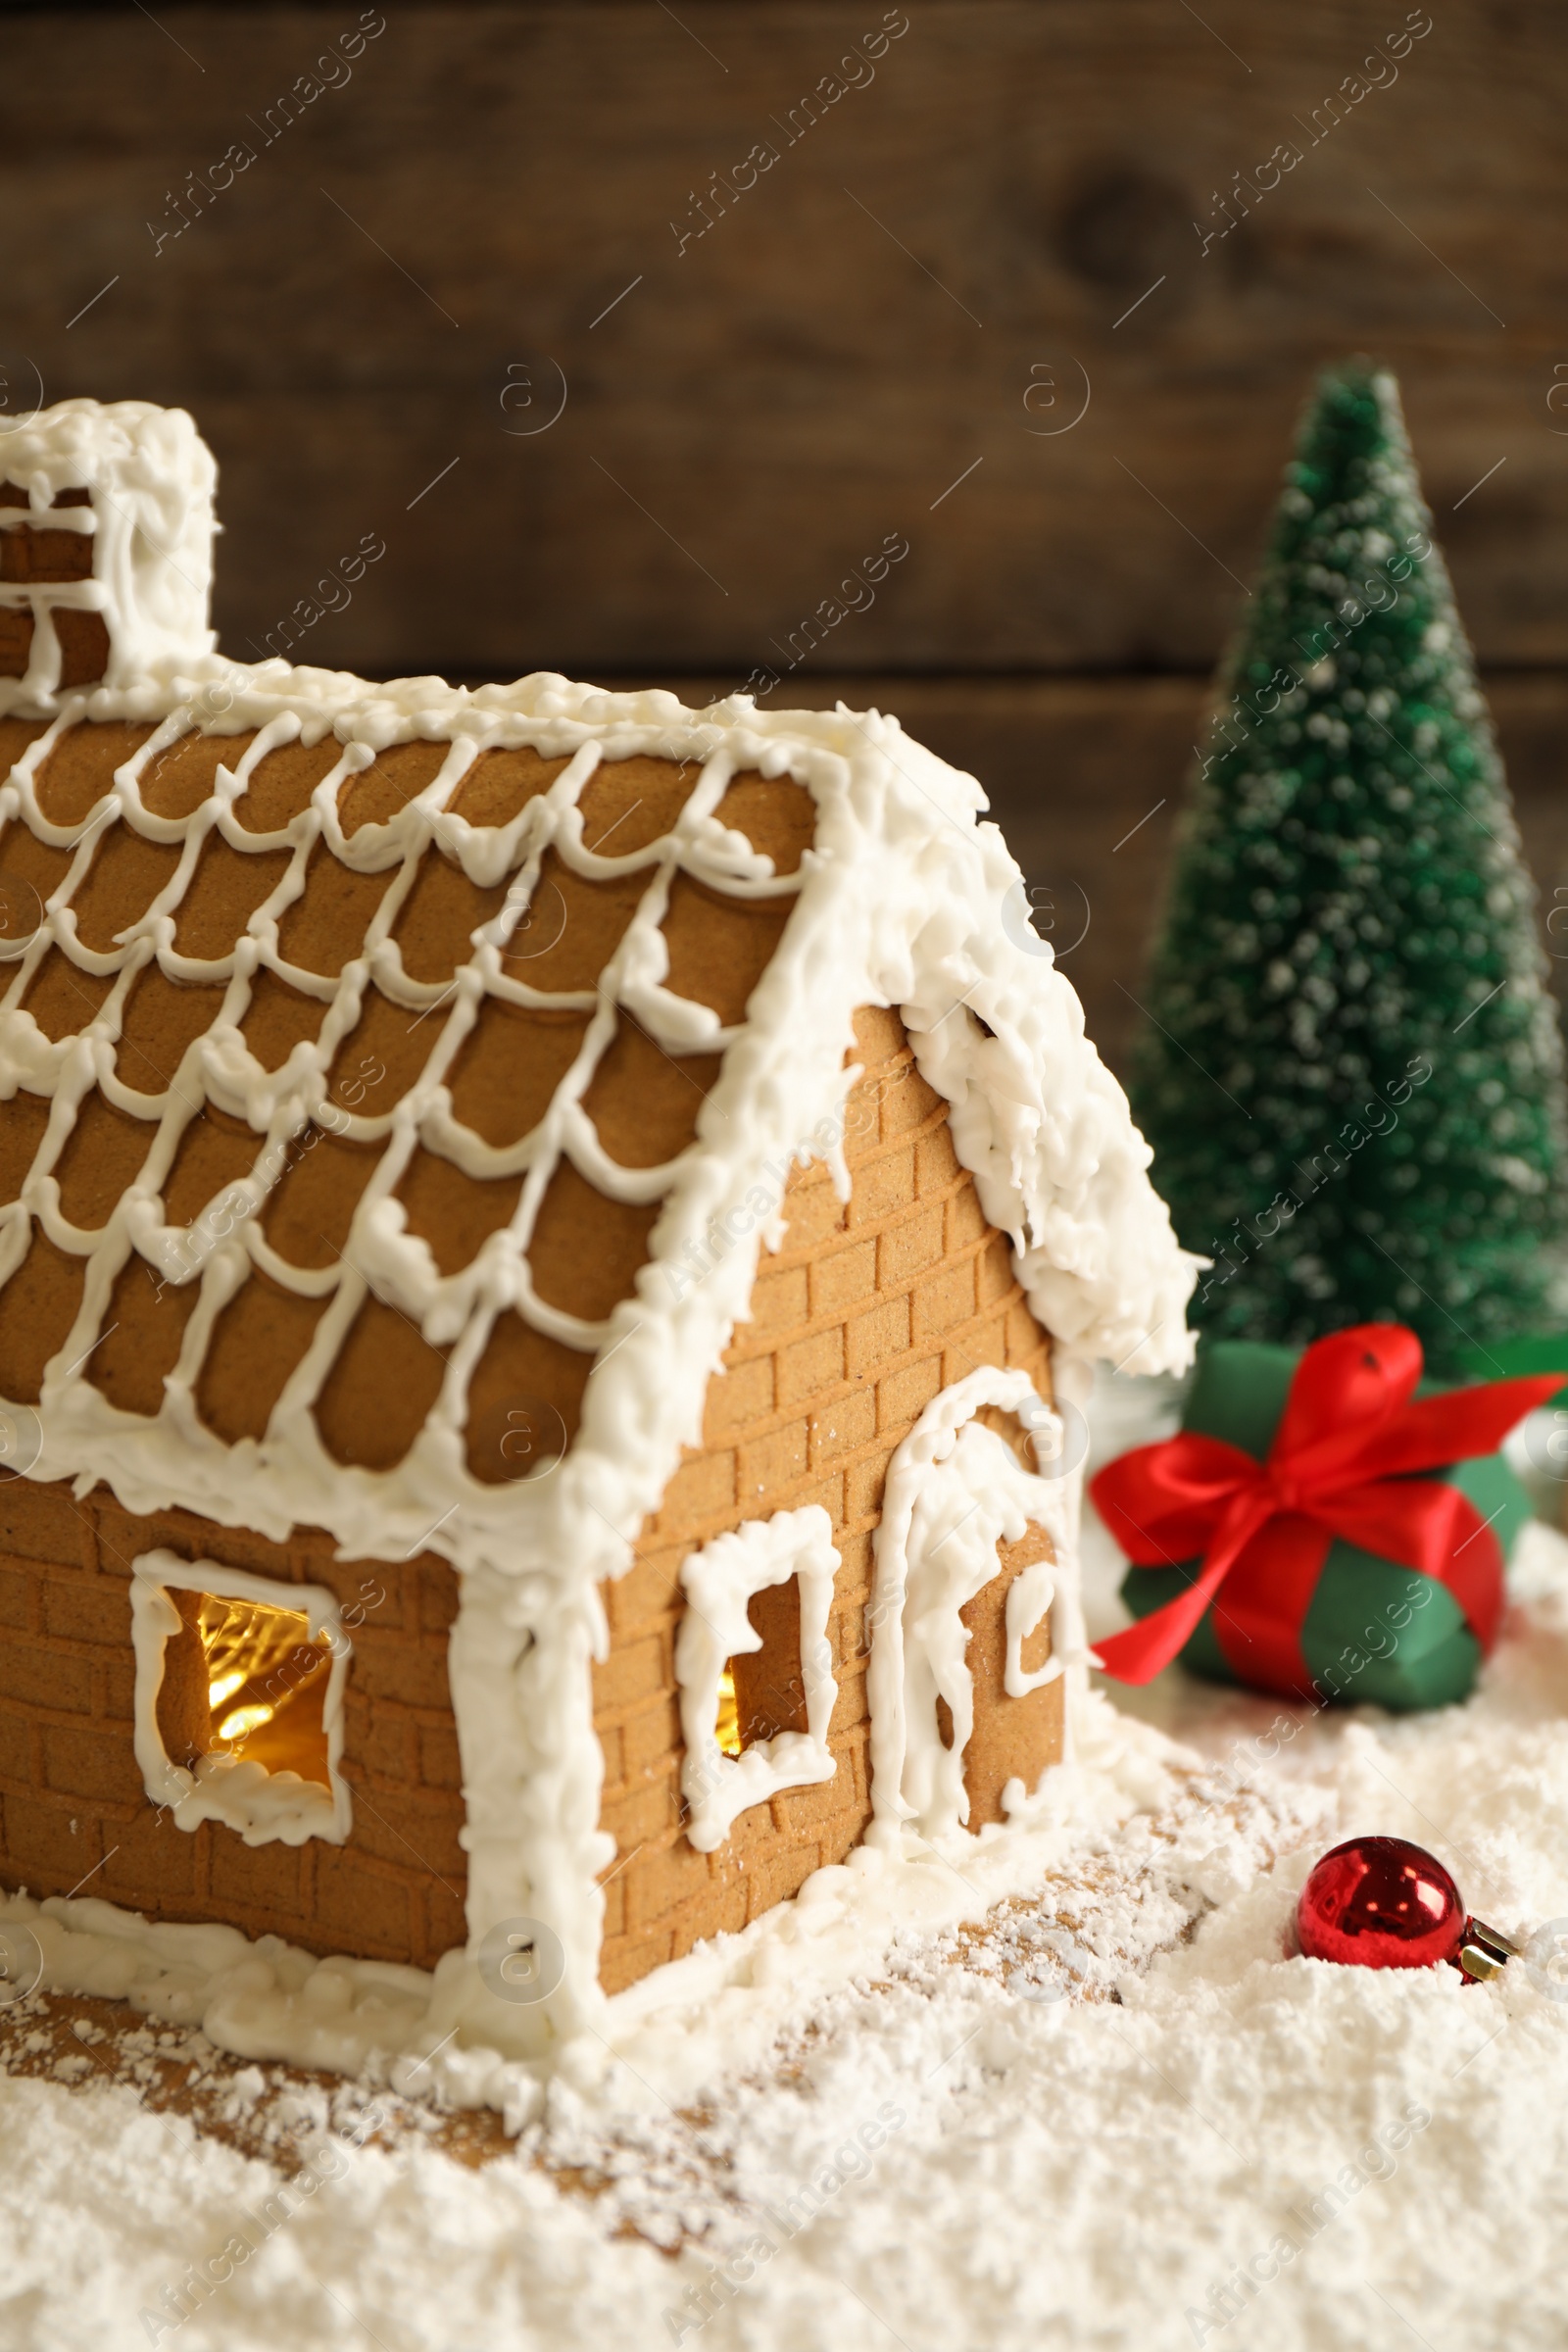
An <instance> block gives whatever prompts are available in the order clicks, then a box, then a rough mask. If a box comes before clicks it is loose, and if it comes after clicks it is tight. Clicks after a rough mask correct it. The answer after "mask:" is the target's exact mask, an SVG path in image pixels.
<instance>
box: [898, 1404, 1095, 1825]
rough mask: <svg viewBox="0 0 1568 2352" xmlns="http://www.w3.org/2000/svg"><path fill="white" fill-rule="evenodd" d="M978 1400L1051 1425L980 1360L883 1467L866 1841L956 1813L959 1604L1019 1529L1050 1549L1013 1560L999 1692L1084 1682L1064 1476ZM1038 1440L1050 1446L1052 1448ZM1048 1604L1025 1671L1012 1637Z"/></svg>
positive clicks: (963, 1672)
mask: <svg viewBox="0 0 1568 2352" xmlns="http://www.w3.org/2000/svg"><path fill="white" fill-rule="evenodd" d="M984 1405H997V1406H1000V1407H1001V1408H1002V1409H1003V1410H1004V1411H1008V1412H1016V1411H1019V1410H1020V1408H1022V1410H1023V1411H1024V1412H1025V1414H1026V1417H1027V1423H1028V1426H1029V1427H1030V1428H1031V1429H1032V1430H1039V1431H1040V1432H1041V1434H1042V1436H1044V1435H1045V1433H1046V1431H1047V1429H1049V1428H1051V1427H1052V1425H1055V1427H1057V1428H1059V1423H1058V1422H1057V1418H1056V1416H1055V1415H1054V1414H1051V1413H1050V1412H1049V1410H1048V1408H1047V1407H1046V1406H1044V1405H1043V1404H1042V1403H1041V1401H1040V1399H1039V1397H1037V1396H1036V1394H1035V1390H1034V1386H1033V1384H1032V1382H1031V1381H1030V1379H1029V1376H1028V1374H1027V1373H1025V1372H1001V1371H996V1370H993V1369H992V1368H991V1367H990V1366H989V1365H983V1366H982V1367H981V1368H980V1369H979V1370H978V1371H975V1372H971V1373H969V1374H967V1375H966V1376H965V1378H964V1379H962V1380H960V1381H956V1382H955V1383H954V1385H953V1386H952V1387H951V1388H948V1389H944V1390H943V1391H942V1393H941V1395H940V1396H937V1397H933V1398H932V1399H931V1402H930V1403H929V1404H928V1405H927V1406H926V1408H925V1410H924V1412H923V1413H922V1414H921V1415H920V1418H919V1420H918V1421H917V1422H916V1423H915V1425H914V1427H913V1429H912V1430H910V1432H909V1434H908V1436H907V1438H906V1439H905V1441H904V1443H903V1445H902V1446H900V1447H899V1448H898V1451H897V1452H896V1453H895V1454H894V1456H893V1459H892V1461H891V1462H890V1463H889V1464H888V1475H887V1486H886V1489H885V1491H884V1495H883V1502H882V1519H881V1524H880V1526H879V1527H878V1528H877V1531H876V1534H875V1536H874V1537H873V1539H872V1546H873V1551H874V1554H875V1560H876V1573H875V1577H874V1580H873V1583H872V1588H871V1602H870V1608H869V1611H868V1621H869V1626H870V1633H871V1658H870V1666H869V1683H868V1688H869V1694H870V1702H871V1803H872V1808H873V1811H874V1813H875V1817H876V1818H875V1821H874V1823H873V1825H872V1832H871V1835H872V1837H873V1838H874V1839H875V1840H876V1841H877V1842H879V1843H888V1842H892V1843H895V1844H896V1843H899V1842H901V1841H902V1836H903V1826H904V1825H905V1824H906V1823H907V1824H909V1825H910V1826H911V1827H912V1828H913V1830H914V1832H915V1833H916V1834H917V1835H918V1836H920V1837H925V1838H928V1837H938V1836H941V1835H943V1834H945V1833H948V1832H951V1831H953V1830H955V1829H956V1828H957V1827H958V1826H959V1825H960V1824H961V1823H963V1822H966V1821H967V1820H968V1817H969V1799H968V1794H967V1792H966V1790H965V1789H964V1785H963V1755H964V1749H965V1748H966V1747H967V1745H968V1742H969V1737H970V1734H971V1732H972V1731H973V1728H974V1687H973V1684H972V1682H971V1679H970V1675H969V1670H968V1667H967V1665H966V1663H965V1660H964V1652H965V1649H966V1647H967V1645H968V1641H969V1635H968V1632H967V1629H966V1628H965V1626H964V1624H963V1622H962V1619H961V1617H960V1615H959V1611H960V1610H961V1609H962V1608H963V1607H964V1606H965V1605H966V1603H967V1602H969V1601H971V1600H973V1599H974V1597H975V1595H976V1593H979V1592H980V1591H981V1590H982V1588H983V1587H984V1586H985V1585H987V1584H989V1583H990V1581H991V1579H992V1578H993V1577H994V1576H995V1575H996V1574H997V1572H998V1563H997V1545H998V1544H1001V1543H1008V1544H1015V1543H1017V1542H1018V1540H1019V1538H1020V1537H1021V1536H1022V1535H1023V1534H1024V1532H1025V1530H1026V1529H1027V1528H1028V1527H1030V1526H1031V1525H1033V1526H1037V1527H1040V1528H1043V1529H1044V1530H1045V1533H1046V1534H1047V1536H1049V1538H1050V1540H1051V1546H1052V1552H1053V1555H1054V1556H1053V1559H1052V1561H1051V1562H1049V1563H1045V1562H1042V1563H1041V1564H1040V1565H1039V1566H1038V1567H1035V1568H1029V1569H1025V1570H1024V1572H1023V1574H1022V1575H1021V1576H1019V1577H1018V1578H1017V1579H1016V1580H1015V1581H1014V1583H1013V1584H1012V1586H1011V1588H1010V1589H1009V1591H1008V1593H1007V1601H1006V1618H1005V1626H1006V1637H1007V1662H1006V1689H1007V1691H1008V1693H1009V1695H1011V1696H1012V1697H1015V1698H1016V1697H1021V1696H1022V1695H1023V1694H1024V1693H1025V1691H1032V1690H1036V1689H1038V1688H1039V1687H1040V1686H1041V1685H1043V1684H1045V1683H1051V1682H1055V1681H1057V1680H1058V1679H1061V1678H1063V1677H1065V1678H1066V1681H1067V1704H1068V1707H1069V1710H1070V1709H1071V1708H1072V1707H1073V1706H1075V1705H1076V1704H1079V1703H1081V1699H1082V1695H1083V1692H1084V1691H1085V1689H1086V1688H1087V1678H1088V1657H1089V1648H1088V1642H1087V1640H1086V1638H1085V1635H1084V1630H1083V1621H1082V1612H1081V1608H1080V1605H1079V1599H1078V1564H1077V1557H1076V1550H1075V1544H1074V1531H1073V1527H1072V1521H1071V1518H1070V1504H1069V1490H1070V1488H1071V1486H1072V1485H1073V1484H1075V1483H1076V1478H1075V1476H1074V1477H1073V1478H1059V1479H1048V1478H1042V1477H1040V1476H1038V1475H1037V1474H1036V1473H1035V1472H1032V1471H1028V1470H1025V1469H1024V1467H1023V1465H1022V1464H1021V1463H1020V1462H1019V1460H1018V1459H1017V1456H1016V1455H1015V1454H1014V1453H1013V1452H1012V1451H1011V1449H1010V1447H1008V1446H1005V1444H1004V1443H1003V1441H1002V1439H1001V1438H999V1437H998V1436H997V1434H996V1432H995V1431H994V1430H990V1429H987V1428H986V1427H985V1425H984V1423H983V1422H979V1421H976V1420H975V1419H974V1418H973V1416H974V1415H975V1414H976V1413H977V1412H979V1411H980V1409H981V1407H982V1406H984ZM1042 1450H1044V1451H1046V1452H1047V1453H1048V1455H1049V1454H1050V1453H1051V1452H1052V1451H1053V1450H1054V1451H1057V1452H1059V1446H1058V1447H1055V1448H1053V1447H1051V1446H1045V1447H1043V1448H1042ZM1048 1609H1049V1610H1050V1611H1051V1620H1052V1623H1051V1656H1050V1658H1049V1659H1048V1661H1047V1663H1046V1665H1045V1666H1044V1667H1043V1668H1042V1669H1041V1670H1040V1672H1039V1673H1038V1674H1033V1675H1025V1673H1024V1671H1023V1662H1022V1656H1021V1651H1022V1645H1023V1642H1024V1641H1025V1640H1026V1639H1027V1637H1028V1636H1029V1635H1030V1634H1031V1633H1032V1632H1033V1631H1034V1629H1035V1627H1036V1626H1037V1625H1038V1624H1039V1623H1040V1620H1041V1618H1042V1617H1043V1616H1044V1615H1045V1614H1046V1611H1047V1610H1048ZM939 1698H941V1699H943V1700H945V1701H946V1703H947V1706H948V1709H949V1712H950V1715H951V1719H952V1734H953V1743H952V1745H951V1746H948V1745H947V1744H946V1743H945V1742H944V1740H943V1738H942V1729H941V1722H940V1718H939V1716H938V1712H937V1701H938V1699H939ZM1032 1793H1033V1792H1032V1791H1031V1790H1028V1789H1023V1788H1021V1786H1020V1785H1019V1784H1018V1783H1017V1782H1016V1781H1010V1782H1009V1783H1008V1784H1007V1788H1006V1789H1005V1791H1004V1796H1003V1801H1004V1805H1005V1809H1006V1810H1007V1811H1008V1812H1009V1813H1010V1812H1012V1811H1013V1810H1014V1809H1016V1808H1017V1807H1019V1806H1021V1805H1022V1804H1023V1803H1024V1802H1025V1801H1026V1799H1027V1798H1028V1797H1029V1796H1030V1795H1031V1794H1032ZM1009 1797H1010V1798H1011V1800H1012V1801H1011V1802H1010V1803H1009V1802H1008V1799H1009Z"/></svg>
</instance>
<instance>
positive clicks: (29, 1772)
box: [0, 1479, 466, 1968]
mask: <svg viewBox="0 0 1568 2352" xmlns="http://www.w3.org/2000/svg"><path fill="white" fill-rule="evenodd" d="M159 1545H163V1546H166V1547H167V1548H168V1549H169V1550H171V1551H173V1552H176V1553H178V1554H179V1555H180V1556H182V1557H183V1558H186V1559H192V1560H194V1559H201V1558H208V1559H214V1560H217V1561H219V1562H221V1564H222V1565H223V1566H225V1567H231V1568H246V1569H249V1570H251V1571H252V1573H253V1574H255V1575H258V1576H266V1577H270V1578H272V1579H274V1580H276V1581H278V1582H280V1583H290V1584H294V1583H311V1584H318V1585H323V1586H325V1587H326V1588H327V1589H328V1590H329V1591H330V1592H331V1593H333V1594H334V1595H335V1596H336V1598H337V1600H338V1602H339V1605H340V1606H341V1607H343V1608H344V1609H345V1610H347V1609H350V1608H351V1607H353V1606H354V1605H355V1604H356V1603H358V1605H359V1606H360V1607H361V1608H363V1610H364V1612H365V1614H364V1621H363V1623H362V1624H360V1625H358V1626H357V1627H356V1628H355V1630H354V1632H353V1634H352V1637H351V1638H352V1640H353V1642H354V1655H353V1657H352V1659H351V1661H350V1664H349V1671H348V1676H347V1680H346V1684H345V1690H344V1748H343V1761H342V1770H343V1774H344V1777H345V1779H346V1780H348V1781H349V1782H350V1783H351V1784H352V1787H353V1790H354V1826H353V1829H352V1831H351V1833H350V1838H349V1842H348V1843H347V1844H346V1845H343V1846H336V1845H328V1844H326V1843H324V1842H323V1841H322V1840H321V1839H319V1838H308V1839H307V1840H306V1841H305V1843H304V1844H303V1845H298V1846H292V1845H283V1844H277V1843H274V1844H269V1845H259V1846H248V1845H246V1844H245V1843H244V1842H243V1840H242V1839H241V1838H239V1836H238V1835H237V1833H236V1832H234V1831H233V1830H230V1829H228V1828H226V1827H224V1826H223V1825H222V1824H221V1823H216V1822H204V1823H203V1824H202V1825H201V1827H200V1828H199V1829H197V1830H196V1831H194V1832H187V1831H184V1830H180V1829H177V1828H176V1827H175V1826H174V1824H173V1822H172V1820H171V1819H170V1818H169V1816H168V1815H167V1814H166V1813H163V1812H161V1811H160V1810H159V1808H157V1807H156V1806H154V1805H153V1804H151V1803H150V1802H149V1800H148V1798H147V1795H146V1792H145V1790H144V1789H143V1786H142V1779H141V1774H140V1772H139V1771H138V1770H137V1767H136V1762H135V1757H134V1754H133V1751H132V1738H133V1716H132V1692H133V1689H134V1682H135V1658H134V1655H133V1652H132V1648H131V1619H130V1596H129V1583H130V1573H131V1567H130V1564H131V1561H132V1559H133V1558H134V1557H135V1556H136V1554H137V1553H138V1552H143V1551H149V1550H152V1549H154V1548H155V1547H157V1546H159ZM378 1596H379V1597H378ZM456 1609H457V1580H456V1577H455V1575H454V1573H453V1571H452V1570H451V1568H450V1567H448V1565H447V1564H446V1562H445V1561H443V1560H439V1559H437V1558H435V1557H434V1555H432V1554H423V1555H421V1556H420V1557H419V1558H417V1559H416V1560H411V1561H409V1562H407V1563H404V1564H400V1565H397V1566H390V1565H388V1564H387V1563H385V1562H381V1561H371V1562H347V1563H345V1562H341V1561H337V1560H334V1559H333V1557H332V1544H331V1540H330V1538H328V1537H327V1536H325V1535H322V1534H320V1533H319V1532H316V1531H311V1530H302V1531H300V1532H299V1533H298V1534H297V1535H296V1537H295V1539H294V1541H293V1542H292V1543H291V1544H289V1545H288V1546H286V1547H285V1546H282V1545H279V1544H269V1543H266V1542H265V1541H263V1540H262V1539H261V1538H260V1537H256V1536H251V1535H248V1534H242V1533H236V1532H235V1531H234V1530H232V1529H228V1528H221V1527H216V1526H214V1525H212V1524H211V1523H210V1522H209V1521H207V1520H204V1519H200V1518H197V1517H195V1516H193V1515H191V1514H190V1513H187V1512H179V1511H175V1512H170V1513H168V1514H166V1515H164V1516H161V1517H159V1518H156V1519H137V1518H133V1517H132V1516H131V1515H130V1513H129V1512H127V1511H124V1510H123V1509H121V1507H120V1505H119V1504H118V1503H116V1502H115V1501H114V1500H113V1498H112V1497H110V1496H108V1495H105V1494H103V1493H102V1492H100V1493H99V1494H98V1495H94V1496H92V1497H90V1498H89V1499H88V1500H87V1501H85V1502H77V1501H76V1500H75V1499H74V1497H73V1495H72V1493H71V1490H70V1488H69V1486H50V1487H41V1486H34V1485H31V1484H29V1483H28V1482H27V1481H26V1480H17V1479H13V1480H10V1481H7V1482H6V1483H5V1484H4V1485H0V1883H3V1884H4V1885H5V1886H6V1887H8V1888H12V1889H14V1888H17V1887H26V1889H27V1891H28V1892H29V1893H31V1894H34V1895H44V1894H67V1893H70V1892H72V1891H73V1889H76V1888H78V1887H79V1889H80V1891H81V1892H82V1893H83V1894H84V1895H85V1894H97V1895H103V1896H106V1897H107V1898H108V1899H109V1900H110V1901H112V1902H116V1903H120V1904H123V1905H124V1906H125V1907H126V1908H127V1909H130V1910H135V1911H144V1912H146V1913H147V1914H148V1915H149V1916H150V1917H152V1918H155V1919H170V1920H221V1921H225V1922H227V1923H229V1924H231V1925H232V1926H234V1927H237V1928H240V1929H243V1931H244V1932H245V1933H246V1934H247V1935H249V1936H261V1935H266V1934H273V1935H278V1936H287V1937H288V1938H289V1940H290V1941H291V1942H296V1943H302V1944H304V1945H305V1946H306V1947H307V1948H309V1949H313V1950H316V1951H341V1952H352V1953H355V1954H358V1955H360V1956H362V1957H365V1958H370V1959H385V1960H399V1961H412V1962H414V1963H415V1964H416V1965H417V1966H419V1967H424V1968H429V1967H432V1966H433V1965H434V1963H435V1961H436V1960H437V1959H438V1958H439V1956H440V1955H441V1953H442V1952H444V1951H447V1950H449V1949H450V1948H451V1946H452V1945H453V1944H456V1943H461V1942H462V1941H463V1940H464V1938H465V1936H466V1927H465V1922H464V1913H463V1896H464V1889H465V1883H466V1864H465V1857H464V1854H463V1849H462V1847H461V1846H460V1845H459V1843H458V1832H459V1830H460V1828H461V1827H462V1824H463V1818H464V1809H463V1797H462V1792H461V1787H460V1775H459V1769H458V1747H457V1737H456V1732H455V1729H454V1726H453V1721H452V1701H451V1694H450V1691H449V1689H448V1683H447V1634H448V1629H449V1627H450V1625H451V1623H452V1619H453V1617H454V1615H455V1614H456Z"/></svg>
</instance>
